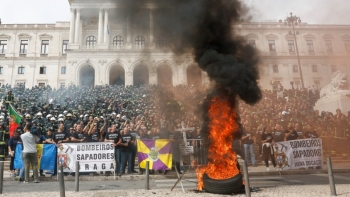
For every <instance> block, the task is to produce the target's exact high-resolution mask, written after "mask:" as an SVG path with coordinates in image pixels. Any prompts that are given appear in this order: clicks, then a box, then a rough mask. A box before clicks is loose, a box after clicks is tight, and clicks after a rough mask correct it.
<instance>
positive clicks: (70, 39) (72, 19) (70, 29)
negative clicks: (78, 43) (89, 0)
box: [69, 8, 75, 44]
mask: <svg viewBox="0 0 350 197" xmlns="http://www.w3.org/2000/svg"><path fill="white" fill-rule="evenodd" d="M70 13H71V16H70V28H69V43H70V44H71V43H74V22H75V9H73V8H71V9H70Z"/></svg>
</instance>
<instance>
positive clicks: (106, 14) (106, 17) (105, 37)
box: [103, 8, 110, 46]
mask: <svg viewBox="0 0 350 197" xmlns="http://www.w3.org/2000/svg"><path fill="white" fill-rule="evenodd" d="M107 26H108V29H110V27H109V25H108V9H107V8H105V25H104V35H105V36H104V40H103V41H104V43H107V46H108V36H109V34H108V32H107Z"/></svg>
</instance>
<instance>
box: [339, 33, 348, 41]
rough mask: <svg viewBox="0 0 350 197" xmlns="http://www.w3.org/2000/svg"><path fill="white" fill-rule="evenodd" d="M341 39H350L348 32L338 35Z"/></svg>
mask: <svg viewBox="0 0 350 197" xmlns="http://www.w3.org/2000/svg"><path fill="white" fill-rule="evenodd" d="M340 37H341V38H342V39H343V40H345V39H350V35H349V34H344V35H342V36H340Z"/></svg>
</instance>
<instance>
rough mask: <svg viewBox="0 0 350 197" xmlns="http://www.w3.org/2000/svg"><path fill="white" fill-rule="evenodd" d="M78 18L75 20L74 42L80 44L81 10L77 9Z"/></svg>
mask: <svg viewBox="0 0 350 197" xmlns="http://www.w3.org/2000/svg"><path fill="white" fill-rule="evenodd" d="M76 11H77V16H76V18H75V37H74V42H75V43H79V26H80V8H77V9H76Z"/></svg>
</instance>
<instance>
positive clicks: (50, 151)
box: [14, 144, 56, 170]
mask: <svg viewBox="0 0 350 197" xmlns="http://www.w3.org/2000/svg"><path fill="white" fill-rule="evenodd" d="M36 149H37V155H38V169H40V170H54V169H55V157H56V145H55V144H37V145H36ZM22 165H23V160H22V144H17V147H16V152H15V161H14V168H15V169H20V168H22Z"/></svg>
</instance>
